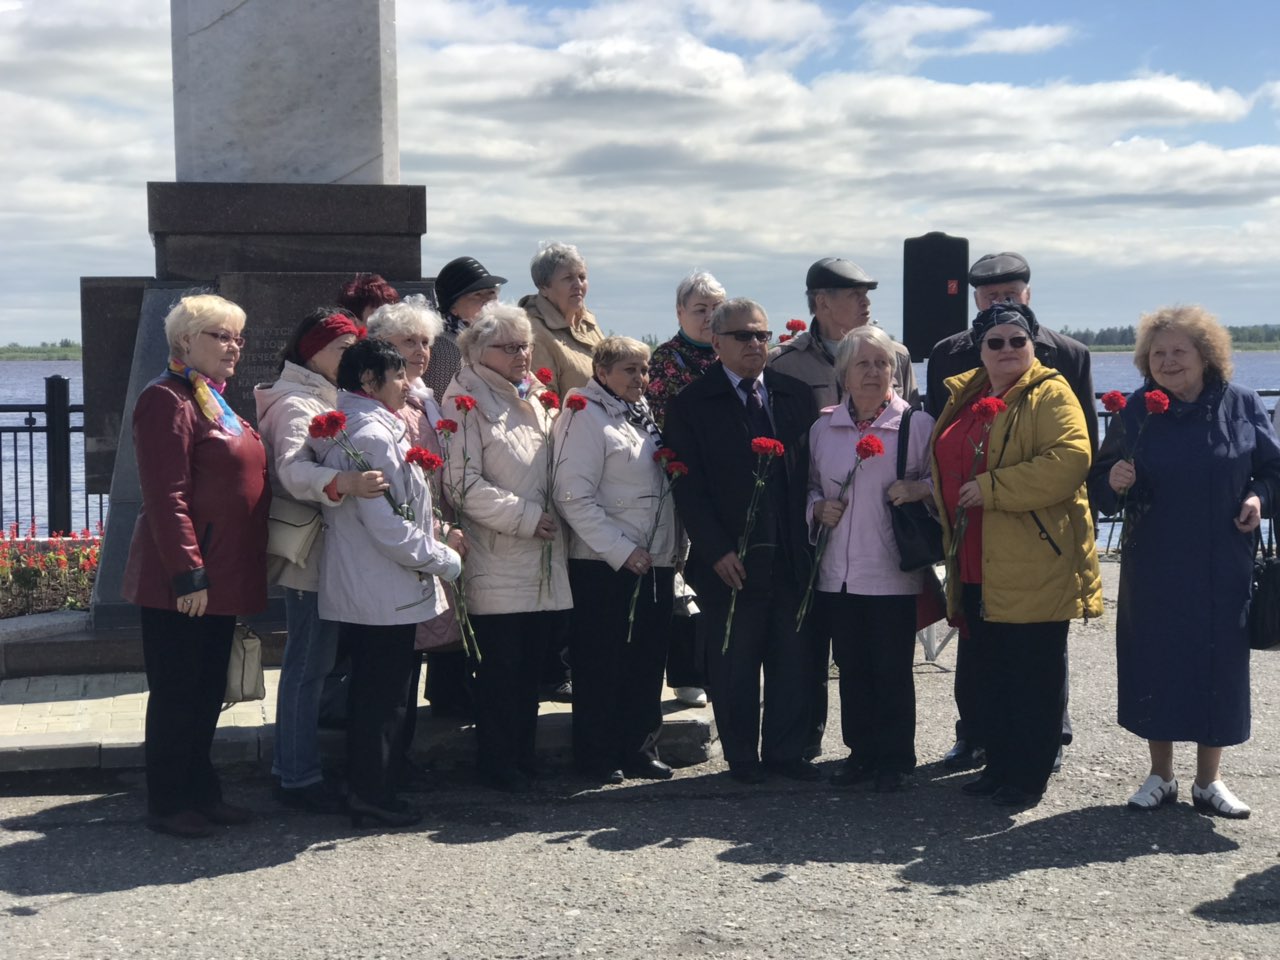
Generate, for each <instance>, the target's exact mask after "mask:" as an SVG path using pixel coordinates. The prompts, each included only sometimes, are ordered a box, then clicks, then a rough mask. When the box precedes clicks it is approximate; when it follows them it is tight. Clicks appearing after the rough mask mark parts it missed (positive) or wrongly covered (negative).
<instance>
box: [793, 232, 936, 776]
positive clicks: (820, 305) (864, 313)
mask: <svg viewBox="0 0 1280 960" xmlns="http://www.w3.org/2000/svg"><path fill="white" fill-rule="evenodd" d="M804 285H805V294H806V296H807V297H808V299H809V315H810V317H812V318H813V319H812V321H811V322H810V324H809V329H808V330H806V331H805V332H804V333H801V334H800V335H799V336H796V337H793V338H792V339H790V340H788V341H786V342H785V343H781V344H779V345H778V346H776V347H774V348H773V349H772V350H771V351H769V369H770V370H774V371H777V372H778V373H784V374H786V375H787V376H789V377H795V378H796V379H797V380H802V381H803V382H805V383H807V384H808V385H809V389H810V390H812V391H813V400H814V403H815V404H816V405H817V407H818V409H819V410H821V409H822V408H823V407H829V406H833V405H835V404H837V403H839V402H840V401H841V399H842V398H843V397H844V384H842V383H837V382H836V370H835V362H836V361H835V354H836V346H837V345H838V344H839V343H840V340H841V338H843V337H844V335H845V334H846V333H848V332H849V331H850V330H852V329H854V328H855V327H861V326H865V325H866V324H868V323H870V322H871V299H870V296H869V294H870V292H871V291H872V290H874V289H875V288H876V287H877V286H879V283H878V282H877V281H875V280H873V279H872V278H871V276H870V275H869V274H868V273H867V272H866V271H865V270H863V269H862V268H861V267H860V266H858V265H857V264H856V263H854V262H853V261H852V260H844V259H841V258H840V257H823V258H822V259H821V260H819V261H818V262H817V263H815V264H813V265H812V266H811V267H809V272H808V273H807V274H806V275H805V282H804ZM894 347H895V348H896V350H897V368H896V370H895V373H894V378H893V389H894V390H895V391H896V392H897V394H898V395H899V396H900V397H902V398H903V399H905V400H906V401H907V402H908V403H910V404H912V405H913V406H914V405H917V404H918V403H919V400H920V391H919V390H918V389H917V388H916V375H915V371H914V370H913V369H912V367H911V353H910V352H909V351H908V350H907V348H906V347H905V346H903V345H902V344H900V343H896V342H895V344H894ZM830 661H831V641H830V638H823V637H821V636H820V635H818V632H817V631H815V632H814V644H813V658H812V666H811V670H810V676H811V681H810V686H811V689H812V693H811V698H812V703H813V705H814V716H813V720H812V722H811V723H810V726H809V729H810V739H809V746H808V749H807V750H806V753H805V756H806V757H808V758H812V757H816V756H817V755H818V754H819V753H821V752H822V735H823V732H824V731H825V730H826V725H827V677H828V675H829V673H830V670H831V665H830Z"/></svg>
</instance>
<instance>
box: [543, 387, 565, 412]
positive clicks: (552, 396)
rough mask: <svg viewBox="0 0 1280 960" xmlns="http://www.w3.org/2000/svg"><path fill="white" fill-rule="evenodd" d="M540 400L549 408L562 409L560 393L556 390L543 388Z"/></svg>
mask: <svg viewBox="0 0 1280 960" xmlns="http://www.w3.org/2000/svg"><path fill="white" fill-rule="evenodd" d="M538 402H539V403H540V404H542V405H543V406H544V407H545V408H546V409H548V410H559V409H560V394H558V393H556V392H555V391H554V390H543V391H542V392H541V393H540V394H538Z"/></svg>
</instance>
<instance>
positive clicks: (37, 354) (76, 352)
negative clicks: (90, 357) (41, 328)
mask: <svg viewBox="0 0 1280 960" xmlns="http://www.w3.org/2000/svg"><path fill="white" fill-rule="evenodd" d="M83 354H84V351H83V350H82V349H81V347H80V344H78V343H73V344H71V345H70V346H67V347H63V346H58V345H57V344H52V343H43V344H41V345H40V346H38V347H20V346H18V345H17V344H16V343H11V344H9V345H8V346H7V347H0V360H81V359H83Z"/></svg>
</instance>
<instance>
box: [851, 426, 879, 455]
mask: <svg viewBox="0 0 1280 960" xmlns="http://www.w3.org/2000/svg"><path fill="white" fill-rule="evenodd" d="M853 451H854V453H856V454H857V455H858V459H859V460H870V459H871V458H872V457H878V456H880V455H882V454H883V453H884V443H883V442H882V441H881V440H880V438H879V437H877V436H876V435H875V434H872V433H869V434H867V435H866V436H865V437H863V438H862V439H861V440H859V441H858V444H857V446H855V447H854V448H853Z"/></svg>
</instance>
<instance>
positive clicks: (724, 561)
mask: <svg viewBox="0 0 1280 960" xmlns="http://www.w3.org/2000/svg"><path fill="white" fill-rule="evenodd" d="M711 569H712V570H714V571H715V572H716V576H718V577H719V578H720V579H721V580H722V581H724V585H725V586H726V587H731V588H732V589H734V590H741V589H742V585H743V584H744V583H746V582H747V568H746V567H744V566H743V565H742V561H741V560H739V559H738V555H737V554H736V553H726V554H725V555H724V556H723V557H721V558H720V559H719V560H717V561H716V562H715V563H713V564H712V565H711Z"/></svg>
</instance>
